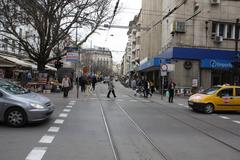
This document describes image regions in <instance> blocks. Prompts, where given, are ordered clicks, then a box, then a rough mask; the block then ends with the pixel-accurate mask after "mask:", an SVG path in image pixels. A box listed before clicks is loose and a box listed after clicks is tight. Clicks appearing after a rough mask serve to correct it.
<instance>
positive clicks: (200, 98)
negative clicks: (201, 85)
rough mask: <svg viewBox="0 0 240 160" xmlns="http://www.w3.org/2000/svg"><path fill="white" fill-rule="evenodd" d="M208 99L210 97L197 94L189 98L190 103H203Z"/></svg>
mask: <svg viewBox="0 0 240 160" xmlns="http://www.w3.org/2000/svg"><path fill="white" fill-rule="evenodd" d="M207 97H208V95H206V94H201V93H196V94H194V95H192V96H190V97H189V101H194V102H203V101H204V99H206V98H207Z"/></svg>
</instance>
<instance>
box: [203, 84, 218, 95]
mask: <svg viewBox="0 0 240 160" xmlns="http://www.w3.org/2000/svg"><path fill="white" fill-rule="evenodd" d="M220 88H221V87H217V86H216V87H211V88H208V89H205V90H203V91H202V92H201V93H202V94H207V95H211V94H214V93H216V92H217V91H218V90H219V89H220Z"/></svg>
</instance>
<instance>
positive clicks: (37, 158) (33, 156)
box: [25, 147, 47, 160]
mask: <svg viewBox="0 0 240 160" xmlns="http://www.w3.org/2000/svg"><path fill="white" fill-rule="evenodd" d="M46 151H47V147H35V148H34V149H33V150H32V151H31V152H30V153H29V154H28V156H27V157H26V159H25V160H41V159H42V158H43V156H44V154H45V153H46Z"/></svg>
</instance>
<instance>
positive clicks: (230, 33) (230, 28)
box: [227, 24, 233, 39]
mask: <svg viewBox="0 0 240 160" xmlns="http://www.w3.org/2000/svg"><path fill="white" fill-rule="evenodd" d="M232 33H233V25H232V24H228V27H227V38H229V39H232V38H233V34H232Z"/></svg>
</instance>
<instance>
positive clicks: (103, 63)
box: [80, 47, 113, 75]
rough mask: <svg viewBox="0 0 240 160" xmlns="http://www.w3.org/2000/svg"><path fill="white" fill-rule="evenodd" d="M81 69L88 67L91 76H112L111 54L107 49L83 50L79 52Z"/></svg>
mask: <svg viewBox="0 0 240 160" xmlns="http://www.w3.org/2000/svg"><path fill="white" fill-rule="evenodd" d="M80 64H81V67H88V68H89V73H91V74H99V75H100V74H102V75H110V74H112V67H113V60H112V52H111V51H110V50H109V49H108V48H103V47H95V48H85V49H82V50H81V51H80Z"/></svg>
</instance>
